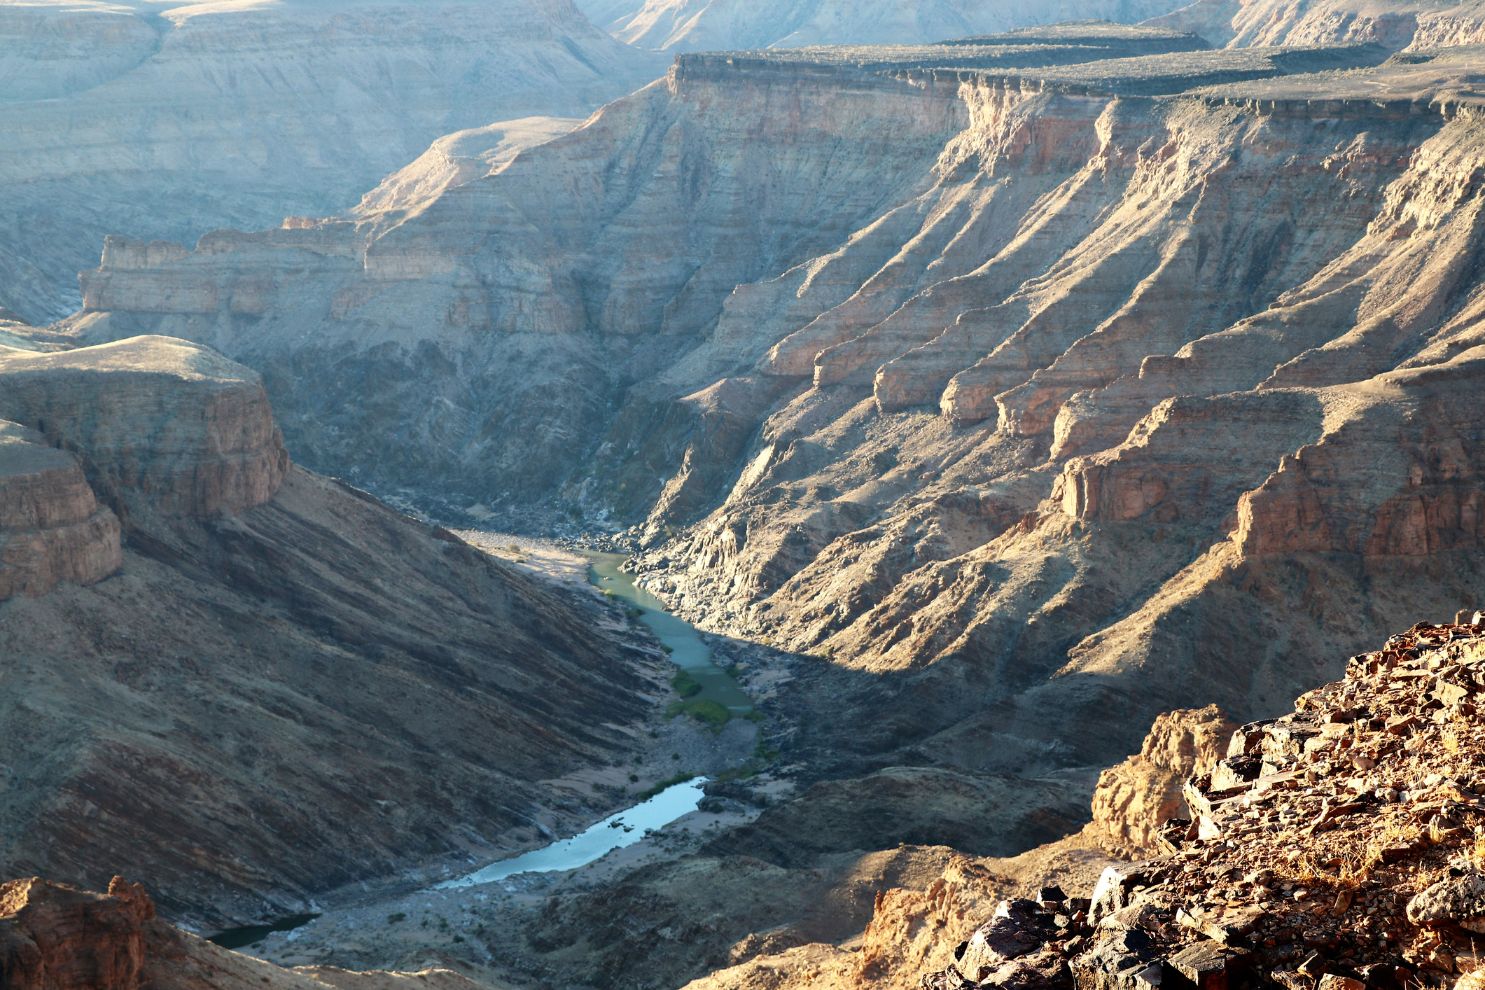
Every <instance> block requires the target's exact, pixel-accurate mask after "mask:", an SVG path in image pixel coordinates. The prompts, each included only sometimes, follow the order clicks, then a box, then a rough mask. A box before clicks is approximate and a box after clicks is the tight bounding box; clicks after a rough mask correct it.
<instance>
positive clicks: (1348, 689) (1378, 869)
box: [924, 613, 1485, 990]
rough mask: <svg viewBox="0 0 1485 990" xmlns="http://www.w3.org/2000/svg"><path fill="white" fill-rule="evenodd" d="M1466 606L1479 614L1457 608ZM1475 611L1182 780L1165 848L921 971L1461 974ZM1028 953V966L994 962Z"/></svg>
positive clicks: (1252, 732)
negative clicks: (951, 960)
mask: <svg viewBox="0 0 1485 990" xmlns="http://www.w3.org/2000/svg"><path fill="white" fill-rule="evenodd" d="M1475 617H1476V618H1479V617H1480V616H1479V613H1475ZM1482 669H1485V625H1481V624H1478V623H1476V622H1468V623H1459V624H1447V625H1430V624H1426V623H1425V624H1420V625H1418V626H1415V627H1414V628H1413V629H1411V630H1409V631H1408V632H1407V633H1404V634H1402V635H1399V636H1394V637H1393V638H1392V639H1390V640H1388V642H1387V643H1386V645H1385V646H1384V647H1383V649H1381V650H1378V651H1375V652H1372V653H1366V654H1361V655H1358V656H1355V657H1352V658H1351V660H1350V661H1349V663H1348V665H1347V671H1346V677H1345V679H1344V680H1341V681H1337V682H1334V683H1331V684H1326V685H1323V686H1321V687H1319V688H1316V689H1315V690H1313V691H1310V692H1307V693H1306V694H1304V695H1302V696H1301V697H1300V698H1299V699H1297V701H1296V702H1295V709H1294V712H1293V713H1292V714H1289V715H1285V716H1283V717H1282V718H1277V719H1266V720H1262V721H1258V722H1253V723H1250V724H1248V725H1244V726H1242V727H1241V728H1240V729H1238V730H1237V732H1235V733H1234V734H1233V736H1232V739H1231V741H1230V742H1229V744H1228V747H1227V752H1226V756H1225V757H1224V758H1223V759H1222V760H1220V761H1219V762H1217V763H1216V765H1215V766H1214V767H1213V768H1212V769H1211V770H1210V772H1206V773H1200V774H1198V775H1196V776H1194V777H1193V778H1191V780H1190V781H1188V783H1187V785H1186V788H1185V793H1186V800H1187V804H1188V805H1189V808H1190V815H1191V818H1190V820H1186V819H1176V820H1173V821H1171V822H1170V823H1169V824H1168V826H1167V827H1166V828H1164V829H1163V830H1162V834H1163V835H1164V836H1165V837H1166V838H1167V840H1168V843H1169V848H1171V849H1172V850H1173V851H1172V852H1170V853H1169V854H1167V855H1164V856H1161V857H1158V858H1155V859H1149V860H1145V861H1142V862H1138V863H1127V864H1122V865H1119V866H1116V867H1111V868H1109V869H1108V870H1106V871H1105V872H1104V874H1103V876H1102V878H1101V879H1100V880H1099V882H1098V884H1097V886H1096V887H1095V888H1094V889H1093V891H1092V892H1091V894H1090V895H1089V897H1088V899H1086V900H1079V899H1076V898H1074V899H1071V900H1068V901H1067V902H1066V903H1065V904H1064V903H1061V902H1058V903H1053V902H1052V901H1051V900H1049V899H1046V898H1043V899H1042V901H1041V902H1040V903H1030V902H1019V903H1015V902H1013V903H1009V904H1005V905H1002V906H1001V908H1000V909H999V910H998V911H997V913H996V917H995V918H994V919H993V920H991V921H990V922H989V923H988V924H986V925H984V926H983V927H982V928H981V929H980V930H979V932H978V933H977V934H976V936H975V938H974V939H971V940H970V942H969V944H968V950H967V951H960V952H958V953H956V956H957V961H956V962H955V964H954V966H953V967H950V968H949V969H947V970H944V971H941V972H938V973H935V974H932V975H930V976H929V977H927V978H926V979H925V981H924V986H926V987H932V988H954V990H972V988H988V987H998V988H1009V987H1028V986H1033V985H1034V986H1041V987H1062V988H1069V990H1071V988H1078V990H1093V988H1111V987H1126V988H1131V990H1133V988H1138V987H1144V986H1160V987H1172V986H1175V987H1189V986H1192V985H1195V986H1197V987H1271V986H1277V987H1287V988H1290V990H1311V988H1315V990H1341V988H1348V990H1359V988H1361V987H1363V986H1365V987H1372V988H1378V990H1386V988H1395V987H1403V986H1410V987H1417V986H1425V987H1447V986H1450V985H1451V984H1453V985H1456V986H1460V987H1464V986H1472V985H1474V983H1473V982H1472V981H1473V980H1475V979H1477V977H1474V976H1473V974H1475V973H1477V972H1478V971H1479V970H1480V968H1481V960H1480V956H1479V954H1478V949H1477V939H1478V934H1479V932H1480V931H1481V929H1482V928H1485V874H1482V872H1481V868H1480V841H1481V836H1482V835H1485V799H1482V794H1485V777H1482V776H1481V774H1480V772H1479V767H1480V763H1481V755H1482V753H1485V729H1482V727H1481V724H1480V719H1479V717H1478V715H1479V711H1480V705H1481V703H1482V699H1485V695H1482V691H1485V677H1482V676H1481V670H1482ZM1028 958H1035V959H1036V960H1038V962H1039V965H1038V972H1039V974H1040V978H1039V979H1038V980H1037V981H1033V982H1028V981H1027V980H1026V979H1024V978H1023V977H1024V972H1023V971H1022V970H1021V969H1018V967H1016V966H1014V965H1012V963H1014V962H1017V961H1019V960H1022V959H1028Z"/></svg>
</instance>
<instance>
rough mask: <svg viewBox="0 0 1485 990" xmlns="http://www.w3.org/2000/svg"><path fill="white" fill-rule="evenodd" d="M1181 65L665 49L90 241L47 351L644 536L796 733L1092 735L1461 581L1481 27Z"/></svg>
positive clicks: (1161, 46) (1131, 43)
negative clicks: (411, 190)
mask: <svg viewBox="0 0 1485 990" xmlns="http://www.w3.org/2000/svg"><path fill="white" fill-rule="evenodd" d="M1034 42H1039V43H1036V44H1033V43H1034ZM1202 49H1203V43H1202V42H1200V41H1198V40H1196V39H1194V38H1191V37H1190V36H1183V35H1178V34H1173V33H1170V32H1161V31H1153V30H1141V31H1131V30H1129V29H1118V28H1111V27H1107V26H1104V27H1087V26H1083V27H1075V28H1067V29H1061V30H1058V31H1051V32H1045V33H1043V34H1042V35H1020V36H1016V37H1014V38H1010V39H1000V40H998V41H991V42H985V43H981V44H979V45H974V46H945V47H928V48H921V49H908V50H895V51H892V52H882V51H880V50H872V49H845V50H839V49H838V50H818V49H814V50H800V51H780V52H774V53H756V52H755V53H748V54H739V55H720V56H710V55H708V56H701V55H687V56H682V57H681V58H680V60H679V61H678V63H677V65H676V66H675V68H674V69H673V70H672V72H671V74H670V75H669V77H668V78H667V79H666V80H665V81H664V82H663V83H660V84H657V85H654V86H651V87H649V88H647V89H645V90H643V91H642V92H640V93H637V94H635V95H633V96H631V97H629V98H627V99H625V100H621V101H619V102H617V103H615V104H612V105H610V106H609V107H607V108H606V109H605V110H604V111H603V112H602V113H600V114H599V115H598V116H597V117H595V118H594V119H593V120H591V121H589V122H588V123H587V124H586V125H585V126H583V127H581V128H579V129H578V130H576V131H573V132H572V133H570V134H567V135H565V136H563V137H560V138H558V139H556V140H554V141H551V142H549V143H546V144H543V145H541V146H539V147H535V148H532V149H530V150H528V151H525V152H523V153H521V154H519V155H517V156H516V157H515V158H514V159H512V160H511V161H509V162H508V163H507V164H505V165H504V166H503V167H502V168H501V169H500V170H499V171H497V172H496V173H495V174H492V175H490V176H487V177H484V178H480V179H477V180H474V181H469V182H464V183H463V184H458V185H453V186H450V187H449V188H448V189H447V190H446V191H445V192H443V193H442V194H441V195H439V196H438V197H437V198H436V199H435V200H434V201H432V202H431V203H429V204H427V205H426V207H424V208H420V209H419V211H418V212H417V214H416V216H415V217H412V218H410V219H407V220H406V222H400V221H399V222H397V223H395V224H393V223H386V222H380V221H376V220H375V219H370V220H368V219H361V220H359V221H355V222H353V221H324V222H320V223H308V224H303V225H298V226H294V227H286V228H282V229H277V230H269V231H264V232H260V233H252V234H246V233H222V234H218V235H213V236H212V237H210V238H207V239H206V240H205V241H204V242H203V243H202V244H201V245H200V246H199V247H198V248H197V249H196V250H195V251H191V252H185V251H177V250H174V249H170V248H166V247H154V246H149V245H143V244H137V243H123V242H116V243H115V244H114V245H112V246H111V247H110V248H109V251H108V252H107V258H106V260H105V263H104V265H103V266H102V267H101V268H99V269H98V270H97V271H95V272H91V273H89V274H88V275H87V277H86V279H85V285H86V308H85V311H84V312H83V313H82V314H80V315H79V316H78V317H77V318H76V319H75V320H73V321H70V322H69V324H68V327H67V329H68V330H69V331H70V332H72V333H75V334H76V335H78V336H79V337H81V338H83V339H87V340H105V339H110V338H113V337H117V336H126V335H130V334H136V333H140V332H168V333H171V334H176V335H181V336H185V337H189V338H192V339H197V340H201V341H205V342H208V343H211V344H212V345H214V346H217V347H219V348H221V349H223V350H225V351H227V352H228V353H230V354H232V355H234V356H235V357H238V358H240V359H242V360H244V361H246V362H247V363H249V364H251V365H253V366H255V367H257V368H259V369H261V370H262V371H263V372H264V374H265V381H266V382H267V385H268V389H269V391H270V394H272V395H273V396H274V398H275V401H276V403H277V404H278V408H279V411H280V413H281V415H282V417H283V421H284V423H285V428H286V431H287V433H288V435H289V436H290V438H291V440H292V442H293V444H294V446H295V449H296V451H302V452H303V453H302V455H301V456H303V457H305V458H306V459H307V460H308V461H309V463H311V464H316V465H320V466H326V467H332V468H334V469H335V470H337V471H354V470H361V471H362V472H364V473H363V474H362V475H361V477H363V478H365V479H366V480H367V481H368V482H374V483H377V484H385V485H389V486H398V487H403V488H409V489H413V488H418V487H420V486H428V485H432V486H434V487H436V488H437V489H438V493H439V494H441V495H446V496H448V498H449V503H448V504H452V505H454V506H456V507H463V506H466V505H471V504H482V505H495V506H496V507H501V506H525V505H530V504H552V502H554V501H555V502H556V503H558V504H565V505H569V506H572V507H574V508H575V509H577V510H579V511H583V512H589V513H595V514H597V513H607V514H608V517H609V518H611V519H613V520H616V521H622V522H626V523H634V524H637V525H638V527H639V530H638V532H639V535H640V536H641V538H642V539H643V540H644V541H646V545H647V549H648V551H649V552H648V553H647V554H646V556H645V558H644V560H643V561H642V563H643V566H644V567H645V568H646V569H647V570H648V572H649V577H648V580H649V581H650V583H651V584H652V585H653V586H654V587H655V588H657V589H658V590H660V591H662V592H663V593H665V594H667V595H668V596H669V597H670V599H671V601H672V602H673V603H675V605H676V606H677V607H678V608H680V609H681V610H683V611H684V612H686V613H687V614H688V615H691V616H694V617H696V618H698V619H700V620H702V621H704V622H705V623H707V624H708V625H710V626H712V627H713V628H716V629H719V630H725V631H728V632H732V633H736V634H739V635H743V636H748V637H754V638H760V639H764V640H767V641H769V642H772V643H776V644H779V645H782V646H785V647H788V648H791V649H794V650H797V651H800V652H804V653H810V654H813V655H816V656H820V657H827V658H830V659H831V660H832V661H833V665H832V666H833V669H836V670H838V671H844V672H847V673H848V674H849V675H850V676H848V677H846V680H845V682H844V683H845V685H846V686H845V687H842V688H840V689H839V693H837V694H833V695H832V698H833V699H835V701H834V702H833V703H832V706H831V707H830V710H828V711H822V712H820V713H818V714H819V717H818V718H815V719H811V720H809V721H808V722H807V723H806V724H807V725H808V727H809V728H808V731H809V732H816V733H819V734H820V738H821V739H822V740H824V741H826V742H828V743H829V744H831V745H843V746H848V747H851V748H852V749H855V750H858V751H859V750H864V751H877V750H881V751H886V750H889V749H893V750H896V749H900V748H901V747H902V746H904V745H918V744H921V745H929V744H932V745H934V746H936V747H937V748H936V749H935V750H934V751H935V752H936V753H940V754H956V755H954V756H953V757H952V758H953V759H962V760H963V761H965V762H966V763H970V764H973V765H975V766H976V767H977V768H983V767H984V766H991V767H995V768H1000V769H1015V770H1018V771H1019V770H1024V769H1025V768H1026V767H1034V766H1040V765H1044V764H1057V763H1066V762H1070V761H1079V760H1081V761H1084V762H1096V763H1104V762H1107V758H1108V757H1109V755H1111V754H1117V755H1120V756H1122V755H1124V754H1127V753H1128V752H1130V751H1132V750H1133V749H1135V748H1137V745H1138V742H1139V738H1138V731H1139V730H1141V729H1142V728H1143V726H1145V725H1148V724H1149V721H1150V719H1151V718H1152V717H1153V715H1154V714H1155V713H1156V712H1158V711H1160V710H1164V709H1167V708H1172V707H1181V706H1186V705H1190V704H1192V703H1194V702H1198V701H1199V702H1201V703H1206V702H1208V701H1212V700H1218V701H1220V702H1221V703H1222V705H1223V707H1224V708H1225V709H1226V710H1227V711H1229V712H1231V713H1232V714H1233V715H1234V716H1237V717H1246V716H1247V715H1249V714H1252V713H1253V712H1255V711H1261V710H1262V709H1263V707H1264V706H1265V705H1266V704H1268V703H1271V702H1277V700H1278V699H1281V698H1283V697H1285V696H1287V695H1289V694H1292V693H1293V691H1294V689H1295V688H1296V687H1297V686H1301V685H1302V684H1303V683H1304V682H1307V681H1309V680H1312V679H1313V678H1314V677H1315V676H1317V674H1319V673H1320V672H1319V671H1317V670H1299V669H1296V666H1295V663H1294V661H1293V660H1292V659H1290V658H1292V657H1293V656H1296V655H1306V656H1317V657H1325V656H1332V655H1335V654H1336V653H1337V652H1338V651H1337V650H1335V649H1334V648H1327V649H1318V648H1317V649H1313V650H1306V649H1296V646H1298V647H1305V646H1308V645H1311V644H1312V641H1314V640H1316V639H1318V638H1319V637H1320V636H1321V635H1322V633H1323V635H1324V636H1325V637H1326V639H1327V641H1328V642H1330V643H1332V644H1333V643H1334V642H1335V637H1336V636H1337V635H1340V636H1343V637H1351V638H1350V639H1347V640H1346V642H1353V641H1354V642H1355V643H1356V644H1357V645H1358V647H1359V646H1360V645H1362V644H1364V643H1366V642H1368V641H1370V640H1372V639H1374V638H1375V637H1376V636H1377V635H1378V634H1379V632H1380V631H1381V630H1382V629H1384V628H1387V627H1390V626H1396V625H1398V624H1399V623H1402V624H1406V623H1407V622H1408V621H1411V620H1412V619H1413V617H1415V616H1416V615H1418V614H1422V613H1424V612H1426V611H1427V610H1428V609H1429V607H1431V605H1432V603H1434V602H1436V601H1437V600H1440V599H1447V600H1451V601H1452V600H1453V599H1454V598H1460V599H1466V598H1469V597H1470V596H1471V595H1472V594H1473V592H1472V590H1471V589H1472V587H1473V586H1474V583H1475V582H1476V581H1477V580H1478V577H1479V573H1478V571H1479V563H1478V559H1479V555H1478V544H1479V541H1480V538H1481V537H1480V529H1479V514H1478V510H1477V506H1476V501H1475V494H1474V493H1475V489H1476V487H1477V486H1476V482H1475V480H1474V479H1475V477H1476V473H1475V472H1476V471H1477V465H1476V463H1475V459H1474V458H1475V455H1474V454H1473V453H1471V451H1473V450H1475V449H1477V444H1476V440H1477V439H1478V438H1477V433H1478V430H1477V428H1476V427H1474V426H1472V425H1470V424H1471V422H1472V420H1471V417H1472V416H1473V415H1474V412H1475V404H1476V403H1477V402H1478V399H1477V396H1478V395H1479V394H1480V391H1479V389H1478V388H1476V387H1474V386H1473V385H1468V384H1467V383H1469V382H1471V381H1472V380H1473V379H1474V377H1475V376H1477V375H1479V374H1480V373H1481V368H1482V364H1481V352H1480V350H1479V349H1478V348H1479V346H1480V345H1481V344H1482V343H1485V341H1482V340H1481V339H1480V337H1479V329H1478V328H1479V322H1478V321H1479V315H1480V314H1479V310H1478V302H1477V295H1478V294H1477V293H1476V291H1475V290H1476V288H1477V287H1478V285H1479V281H1480V270H1479V263H1478V252H1477V251H1476V250H1475V248H1474V247H1473V245H1474V244H1475V243H1476V240H1477V238H1478V231H1479V217H1480V209H1481V191H1480V188H1479V183H1478V182H1477V181H1476V179H1475V176H1476V175H1477V174H1478V170H1479V168H1480V167H1481V166H1482V164H1485V145H1482V143H1481V139H1480V134H1481V133H1482V131H1481V127H1480V120H1481V116H1480V114H1481V111H1480V110H1479V109H1478V105H1479V103H1480V96H1479V94H1478V93H1476V92H1475V89H1474V87H1475V84H1474V83H1473V82H1472V79H1473V77H1472V75H1471V73H1472V72H1473V71H1474V70H1473V68H1472V66H1473V65H1474V64H1476V61H1475V60H1476V59H1477V58H1478V53H1477V52H1476V51H1475V50H1473V49H1461V50H1458V51H1450V52H1445V53H1442V54H1437V55H1422V54H1419V55H1409V56H1408V57H1406V58H1403V59H1391V60H1388V56H1389V50H1388V49H1387V48H1386V47H1383V46H1359V47H1356V46H1353V47H1344V48H1326V49H1314V48H1311V49H1304V48H1288V49H1281V50H1275V49H1228V50H1217V51H1209V50H1202ZM1142 52H1143V54H1142ZM1330 70H1342V71H1340V72H1338V73H1337V72H1334V71H1330ZM1438 94H1450V95H1449V96H1448V98H1447V99H1440V100H1434V96H1436V95H1438ZM1317 203H1323V204H1326V205H1325V208H1324V209H1317V208H1316V206H1315V204H1317ZM311 377H312V378H313V380H314V381H315V382H316V383H317V387H316V388H315V389H310V390H306V389H301V388H296V387H295V385H294V383H296V382H300V381H304V380H307V379H309V378H311ZM1473 421H1474V422H1477V421H1478V418H1476V419H1475V420H1473ZM389 450H390V451H395V453H392V454H390V455H389V454H388V451H389ZM370 465H375V467H374V468H372V467H370ZM373 475H374V477H373ZM1379 581H1381V582H1386V584H1387V586H1388V588H1389V589H1392V590H1390V591H1389V593H1388V594H1386V595H1376V594H1370V593H1368V592H1367V591H1366V589H1367V588H1375V587H1376V586H1377V583H1378V582H1379ZM1425 599H1426V600H1425ZM1337 626H1339V627H1340V628H1341V630H1342V631H1341V632H1339V633H1337V631H1336V627H1337ZM1235 655H1241V656H1243V657H1244V662H1243V663H1242V664H1231V663H1227V662H1224V661H1223V660H1222V659H1221V658H1222V657H1230V656H1235ZM887 685H890V686H891V691H890V692H888V689H887V687H886V686H887ZM888 693H890V695H891V697H892V699H893V701H892V705H891V709H890V711H882V712H881V716H882V717H881V718H876V719H871V720H867V721H866V723H865V724H863V722H862V720H861V719H860V718H859V714H860V713H861V712H862V711H863V710H872V711H879V710H880V708H881V704H882V699H883V697H885V696H886V695H887V694H888ZM1111 706H1112V707H1111ZM1110 710H1114V711H1118V712H1119V713H1120V716H1119V717H1118V718H1108V717H1104V713H1106V712H1108V711H1110ZM1052 712H1055V713H1057V715H1058V717H1057V718H1056V719H1051V718H1048V713H1052ZM1068 718H1076V719H1078V720H1079V724H1080V725H1085V726H1086V731H1085V732H1083V733H1081V734H1080V736H1079V738H1078V739H1077V740H1076V741H1074V742H1072V743H1070V744H1058V743H1057V742H1056V740H1057V739H1058V738H1059V737H1061V736H1062V735H1063V733H1062V731H1061V728H1060V727H1061V726H1062V725H1064V724H1065V723H1066V719H1068ZM1059 747H1061V748H1059ZM945 758H946V759H947V758H951V757H945Z"/></svg>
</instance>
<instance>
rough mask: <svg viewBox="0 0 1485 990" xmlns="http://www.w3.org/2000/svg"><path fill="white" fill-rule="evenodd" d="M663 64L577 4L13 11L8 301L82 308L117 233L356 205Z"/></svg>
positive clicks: (7, 76) (613, 92) (598, 98)
mask: <svg viewBox="0 0 1485 990" xmlns="http://www.w3.org/2000/svg"><path fill="white" fill-rule="evenodd" d="M663 70H664V64H663V62H658V61H655V60H654V59H653V58H652V57H650V56H648V55H646V54H644V53H641V52H638V51H636V50H634V49H629V48H626V47H625V46H623V45H621V44H619V43H618V42H616V41H615V40H613V39H612V38H610V37H608V36H607V35H605V34H603V33H602V32H600V31H598V30H597V29H596V28H594V27H593V26H592V25H591V24H589V23H588V21H587V20H586V19H585V18H584V17H583V16H582V15H581V14H580V13H578V11H577V10H576V9H575V8H574V7H573V6H572V5H571V4H570V3H569V2H568V0H496V2H471V0H447V2H444V0H439V2H412V3H405V2H398V0H364V2H356V3H350V2H337V3H318V2H305V0H272V2H263V3H210V2H191V0H181V2H172V3H153V2H144V0H126V2H122V3H93V2H85V3H72V2H61V0H44V2H40V3H10V4H4V5H0V106H3V124H0V181H3V182H4V184H5V185H6V187H7V188H8V189H10V190H11V192H10V194H9V195H8V196H7V197H6V199H5V202H4V204H3V205H0V230H3V231H5V235H4V237H3V238H0V305H4V306H7V307H9V308H10V309H12V310H14V311H16V312H18V313H20V314H21V315H23V316H26V317H29V318H30V319H31V320H32V321H33V322H34V321H38V320H40V319H41V318H43V317H46V318H52V317H56V316H59V315H62V314H63V313H66V312H68V311H69V310H71V309H73V308H75V306H76V302H77V295H76V281H75V276H76V273H77V272H78V271H79V270H80V269H82V268H85V267H88V266H90V265H92V264H95V263H96V262H97V258H98V245H99V243H100V242H101V239H102V237H103V235H105V234H109V233H115V232H118V231H132V232H134V233H136V234H138V235H141V236H145V237H149V238H171V239H192V238H195V237H198V236H200V235H201V234H203V233H205V232H207V231H209V230H212V229H214V228H217V227H223V226H249V227H258V226H262V225H265V224H270V223H277V222H278V221H279V220H280V219H281V218H283V217H284V216H286V215H297V214H306V213H308V214H319V213H325V212H330V211H335V210H340V209H345V208H347V207H350V206H352V205H353V204H354V203H355V201H356V198H357V197H358V196H360V195H361V194H362V193H363V192H365V191H366V190H367V189H368V188H370V187H371V186H373V185H375V184H376V182H377V181H378V180H380V179H381V178H382V177H383V176H385V175H386V174H387V173H388V172H391V171H392V170H394V169H396V168H398V167H401V166H403V165H405V164H407V163H408V162H410V161H412V160H413V159H414V158H416V157H417V156H418V155H419V154H421V153H422V152H423V151H424V150H425V149H427V147H428V145H429V144H430V143H431V142H432V141H434V140H435V139H436V138H438V137H439V136H440V135H444V134H447V133H449V132H451V131H456V130H460V129H463V128H471V127H483V126H485V125H488V124H489V123H490V122H491V121H496V120H504V119H509V118H520V117H525V116H528V115H531V114H553V115H559V116H576V117H581V116H586V115H587V114H588V113H589V112H591V111H592V110H593V109H594V108H595V107H597V106H598V105H600V104H601V103H603V102H604V101H606V100H608V99H612V98H613V97H616V96H619V95H621V94H623V93H627V92H629V91H630V90H632V89H634V88H635V87H636V86H639V85H642V84H643V83H645V82H647V81H649V80H650V79H653V78H655V77H656V76H658V75H660V74H661V72H663Z"/></svg>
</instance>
